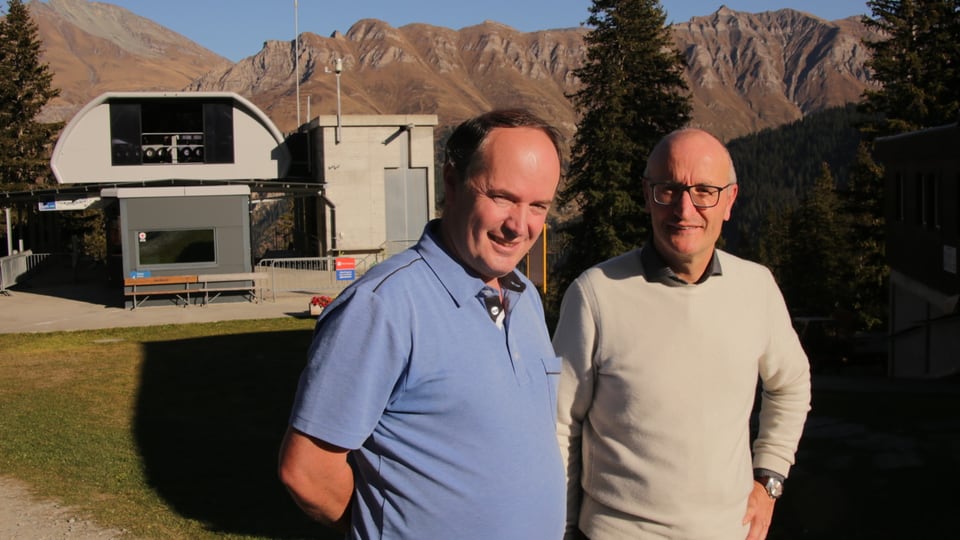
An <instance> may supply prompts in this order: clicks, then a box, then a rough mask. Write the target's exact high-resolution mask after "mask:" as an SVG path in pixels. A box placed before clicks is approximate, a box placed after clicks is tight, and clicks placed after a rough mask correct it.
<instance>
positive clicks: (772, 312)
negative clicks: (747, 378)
mask: <svg viewBox="0 0 960 540" xmlns="http://www.w3.org/2000/svg"><path fill="white" fill-rule="evenodd" d="M765 281H766V288H767V295H766V296H767V298H768V303H767V309H768V317H767V320H768V321H769V322H770V327H769V328H768V336H769V338H768V342H767V346H766V350H765V352H764V355H763V356H762V357H761V358H760V379H761V382H762V385H763V391H762V393H761V397H760V399H761V404H760V419H759V420H760V421H759V429H758V432H757V438H756V440H755V441H754V445H753V466H754V468H759V469H769V470H771V471H774V472H777V473H779V474H781V475H783V476H787V475H788V473H789V471H790V467H791V466H792V465H793V463H794V460H795V456H796V453H797V447H798V445H799V443H800V436H801V435H802V434H803V425H804V423H805V422H806V419H807V413H808V412H809V410H810V363H809V361H808V360H807V355H806V353H804V351H803V347H802V346H801V345H800V340H799V338H798V337H797V333H796V331H795V330H794V329H793V325H792V324H791V322H790V314H789V312H788V311H787V306H786V304H785V302H784V300H783V295H782V294H781V293H780V290H779V288H778V287H777V285H776V282H775V281H774V279H773V277H772V276H771V275H769V273H768V275H767V279H766V280H765Z"/></svg>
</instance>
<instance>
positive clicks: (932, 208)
mask: <svg viewBox="0 0 960 540" xmlns="http://www.w3.org/2000/svg"><path fill="white" fill-rule="evenodd" d="M938 187H939V186H938V185H937V175H936V174H935V173H927V175H926V176H924V177H923V187H922V189H921V212H922V219H921V222H922V225H924V226H925V227H926V228H928V229H936V228H940V212H939V210H940V209H939V204H940V200H939V199H940V197H939V193H938V192H939V191H940V190H939V189H938Z"/></svg>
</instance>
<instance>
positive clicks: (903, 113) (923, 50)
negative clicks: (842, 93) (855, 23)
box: [862, 0, 960, 135]
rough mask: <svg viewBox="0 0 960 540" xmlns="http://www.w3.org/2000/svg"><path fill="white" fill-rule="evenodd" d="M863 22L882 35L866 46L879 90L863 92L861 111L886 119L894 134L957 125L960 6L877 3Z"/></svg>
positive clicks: (883, 131) (898, 0)
mask: <svg viewBox="0 0 960 540" xmlns="http://www.w3.org/2000/svg"><path fill="white" fill-rule="evenodd" d="M867 6H869V7H870V9H871V10H872V12H873V17H864V19H863V22H864V24H865V25H867V26H868V27H870V28H873V29H874V30H877V31H879V32H880V33H881V35H883V36H884V37H883V38H880V39H878V40H876V41H865V42H864V43H865V45H866V46H867V47H868V48H869V49H870V50H871V52H872V58H871V60H870V61H869V62H868V63H867V66H868V67H869V68H870V69H872V70H873V77H874V79H876V80H877V81H878V82H879V83H880V84H881V87H880V88H879V89H877V90H867V91H866V92H864V101H863V103H862V105H863V108H864V109H865V110H866V111H867V112H880V113H883V114H885V115H886V120H885V122H883V123H882V124H880V125H876V126H873V132H874V133H876V134H879V135H890V134H896V133H902V132H905V131H913V130H916V129H920V128H924V127H931V126H938V125H943V124H947V123H950V122H956V121H957V118H958V113H960V1H958V0H930V1H917V0H874V1H870V2H867Z"/></svg>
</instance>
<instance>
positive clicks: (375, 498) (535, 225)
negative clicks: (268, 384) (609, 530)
mask: <svg viewBox="0 0 960 540" xmlns="http://www.w3.org/2000/svg"><path fill="white" fill-rule="evenodd" d="M559 155H560V150H559V136H558V135H557V132H556V131H555V130H554V129H553V128H552V127H550V126H549V125H547V124H546V123H545V122H543V121H542V120H541V119H539V118H537V117H536V116H534V115H532V114H530V113H528V112H526V111H520V110H504V111H494V112H490V113H487V114H484V115H481V116H478V117H476V118H473V119H471V120H468V121H466V122H464V123H463V124H461V125H460V126H459V127H458V128H457V129H456V130H455V131H454V133H453V134H452V135H451V137H450V140H449V142H448V143H447V149H446V161H445V163H444V166H443V180H444V187H445V190H446V194H445V201H444V212H443V217H442V218H441V219H439V220H434V221H432V222H430V223H428V224H427V226H426V228H425V229H424V233H423V236H422V237H421V238H420V241H419V242H418V243H417V245H416V246H414V247H413V248H411V249H408V250H407V251H405V252H403V253H400V254H398V255H394V256H393V257H391V258H389V259H387V260H386V261H384V262H383V263H380V264H378V265H377V266H375V267H373V268H372V269H371V270H370V271H369V272H367V273H366V274H365V275H364V276H363V278H361V279H360V280H358V281H357V283H355V284H354V285H353V286H351V287H350V288H348V289H347V290H346V291H344V292H343V294H341V295H340V296H339V297H338V298H337V299H336V301H335V302H334V303H333V304H331V305H330V306H329V307H327V308H326V309H325V310H324V312H323V315H322V316H321V317H320V319H319V320H318V322H317V327H316V333H315V336H314V340H313V343H312V345H311V347H310V351H309V363H308V365H307V367H306V369H305V370H304V372H303V374H302V376H301V379H300V386H299V388H298V390H297V395H296V399H295V402H294V407H293V413H292V414H291V418H290V427H289V429H288V430H287V434H286V436H285V437H284V442H283V447H282V449H281V452H280V477H281V479H282V481H283V482H284V484H285V485H286V486H287V488H288V490H289V491H290V493H291V495H292V496H293V498H294V500H295V501H296V502H297V504H299V505H300V507H301V508H302V509H303V510H304V511H305V512H306V513H307V514H308V515H310V516H311V517H313V518H314V519H317V520H318V521H320V522H322V523H325V524H327V525H331V526H334V527H336V528H338V529H341V530H343V531H346V532H347V533H348V535H349V536H350V537H351V538H423V539H441V538H457V539H470V538H476V539H484V540H488V539H491V538H497V539H500V540H502V539H518V540H520V539H523V540H528V539H536V538H545V539H546V538H560V537H561V536H562V534H563V523H564V506H565V487H564V473H563V466H562V464H561V460H560V453H559V449H558V447H557V443H556V438H555V429H554V425H555V424H554V422H555V416H556V386H557V381H558V378H559V372H560V361H559V359H558V358H557V357H556V356H555V354H554V352H553V348H552V346H551V343H550V337H549V334H548V332H547V329H546V326H545V324H544V317H543V307H542V305H541V303H540V297H539V295H538V293H537V291H536V289H535V287H534V286H533V285H532V284H531V283H530V281H529V280H528V279H527V278H526V277H525V276H523V275H521V274H519V273H518V272H517V271H516V270H515V267H516V265H517V263H518V262H519V261H520V259H521V258H522V257H523V256H524V255H526V253H527V252H528V251H529V250H530V247H531V246H532V245H533V243H534V241H535V240H536V239H537V237H539V235H540V232H541V230H542V229H543V224H544V220H545V218H546V215H547V210H548V209H549V207H550V203H551V201H552V199H553V197H554V194H555V192H556V189H557V184H558V182H559V179H560V157H559Z"/></svg>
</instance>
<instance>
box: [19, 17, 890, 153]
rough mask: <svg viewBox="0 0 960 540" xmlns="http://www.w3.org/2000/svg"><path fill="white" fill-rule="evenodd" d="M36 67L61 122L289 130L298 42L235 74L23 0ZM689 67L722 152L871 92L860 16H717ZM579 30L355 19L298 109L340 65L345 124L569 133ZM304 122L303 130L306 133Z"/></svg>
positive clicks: (268, 51) (700, 117)
mask: <svg viewBox="0 0 960 540" xmlns="http://www.w3.org/2000/svg"><path fill="white" fill-rule="evenodd" d="M29 7H30V10H31V13H32V14H33V15H34V18H35V20H36V21H37V23H38V27H39V30H40V38H41V40H42V41H43V43H44V47H45V52H44V61H46V62H48V63H49V64H50V66H51V69H52V70H53V72H54V84H55V85H57V86H58V87H60V88H62V90H63V94H62V95H61V97H60V98H57V100H55V101H54V102H53V103H51V105H50V106H48V108H47V109H46V110H45V111H44V119H46V120H67V119H69V117H70V116H71V115H72V114H73V113H74V112H76V110H78V109H79V108H80V107H82V106H83V105H84V104H86V103H87V102H88V101H89V100H90V99H92V98H93V97H95V96H96V95H98V94H100V93H102V92H104V91H108V90H112V91H123V90H166V91H173V90H220V91H233V92H237V93H238V94H240V95H243V96H244V97H246V98H248V99H250V100H251V101H252V102H253V103H255V104H256V105H257V106H258V107H260V108H262V109H263V110H264V111H265V112H266V113H267V114H268V115H269V116H270V117H271V119H273V121H274V123H276V124H277V126H278V127H279V128H280V129H281V130H282V131H286V132H289V131H292V130H294V129H296V127H297V113H296V110H297V100H296V87H297V84H296V83H297V79H296V67H297V66H296V62H295V61H294V52H295V43H296V41H295V40H289V41H283V40H270V41H266V42H264V44H263V47H262V49H261V50H260V51H259V52H258V53H257V54H255V55H252V56H249V57H247V58H244V59H242V60H240V61H239V62H235V63H234V62H230V61H229V60H226V59H225V58H223V57H221V56H219V55H217V54H216V53H213V52H212V51H209V50H207V49H204V48H203V47H201V46H199V45H197V44H196V43H193V42H192V41H190V40H189V39H188V38H186V37H184V36H181V35H179V34H176V33H175V32H173V31H170V30H168V29H166V28H164V27H162V26H160V25H158V24H156V23H153V22H152V21H149V20H147V19H144V18H142V17H139V16H137V15H135V14H133V13H131V12H129V11H127V10H125V9H123V8H120V7H117V6H114V5H112V4H108V3H100V2H88V1H86V0H48V1H47V2H46V3H43V2H39V1H38V0H32V1H31V2H30V4H29ZM671 31H672V32H673V37H674V42H675V44H676V46H677V48H678V50H679V51H680V52H681V53H682V54H683V56H684V57H685V58H686V59H687V62H688V67H687V69H686V71H685V76H686V78H687V81H688V84H689V87H690V90H691V96H692V104H693V115H692V117H693V121H692V124H693V125H695V126H699V127H703V128H705V129H708V130H710V131H712V132H713V133H715V134H716V135H717V136H718V137H720V138H721V139H723V140H730V139H732V138H735V137H738V136H741V135H745V134H747V133H752V132H756V131H759V130H761V129H764V128H769V127H776V126H778V125H782V124H785V123H788V122H792V121H794V120H797V119H799V118H802V117H803V116H804V115H806V114H809V113H811V112H816V111H818V110H823V109H826V108H829V107H834V106H839V105H843V104H845V103H849V102H851V101H856V100H858V99H859V96H860V94H861V93H862V92H863V90H864V89H865V88H867V87H869V86H870V85H871V84H873V83H872V81H871V79H870V74H869V71H868V70H867V68H866V67H865V63H866V61H867V60H868V59H869V56H868V52H867V50H866V48H865V47H863V46H862V43H861V39H862V38H863V37H865V36H873V34H871V33H870V31H869V30H868V29H867V28H866V27H865V26H864V25H863V24H862V23H861V22H860V21H859V19H858V18H856V17H851V18H848V19H840V20H838V21H825V20H823V19H820V18H818V17H815V16H812V15H809V14H807V13H804V12H802V11H797V10H792V9H781V10H777V11H767V12H762V13H757V14H751V13H744V12H738V11H734V10H731V9H729V8H727V7H725V6H721V7H720V8H719V9H718V10H717V11H715V12H714V13H712V14H709V15H705V16H702V17H692V18H691V19H690V20H688V21H686V22H682V23H675V24H673V25H672V26H671ZM587 32H588V29H587V28H584V27H578V28H566V29H552V30H542V31H537V32H521V31H518V30H516V29H514V28H512V27H510V26H508V25H505V24H502V23H499V22H495V21H485V22H483V23H480V24H477V25H473V26H468V27H465V28H462V29H459V30H453V29H450V28H446V27H441V26H434V25H430V24H426V23H411V24H407V25H404V26H401V27H399V28H395V27H393V26H391V25H389V24H387V23H386V22H383V21H380V20H378V19H362V20H360V21H357V22H356V23H355V24H354V25H353V26H351V27H350V29H349V30H348V31H347V32H346V33H345V34H344V33H340V32H334V33H332V34H331V35H330V36H329V37H322V36H320V35H317V34H315V33H312V32H309V31H304V32H302V33H301V34H300V36H299V45H300V49H299V55H300V56H299V68H300V71H299V74H300V81H299V83H300V84H299V90H300V101H301V103H300V105H301V110H306V111H308V112H307V115H309V116H310V117H313V116H316V115H318V114H335V113H336V82H337V81H336V77H335V75H334V74H333V73H332V68H333V66H334V63H335V61H336V59H337V58H343V59H344V71H343V73H342V75H341V81H340V82H341V90H342V91H341V103H342V112H343V113H344V114H422V113H428V114H437V115H438V116H439V118H440V124H441V128H443V127H444V126H451V125H453V124H456V123H457V122H459V121H460V120H462V119H464V118H467V117H469V116H472V115H474V114H477V113H478V112H481V111H483V110H486V109H490V108H493V107H503V106H524V107H528V108H530V109H532V110H533V111H535V112H537V113H539V114H541V115H543V116H544V117H546V118H549V119H551V121H553V122H554V123H555V124H557V125H558V127H559V128H560V129H561V130H562V131H563V132H564V133H565V134H567V135H572V133H573V132H574V131H575V129H576V122H577V115H576V111H575V110H574V108H573V105H572V103H571V102H570V100H569V98H568V96H569V95H571V94H572V93H574V92H575V91H576V90H577V89H579V88H580V81H579V80H578V79H577V77H576V76H575V75H574V72H575V70H576V69H577V68H578V67H580V66H582V64H583V62H584V59H585V58H586V46H585V45H584V42H583V38H584V36H585V35H586V33H587ZM306 119H307V116H304V115H301V118H300V120H301V121H306Z"/></svg>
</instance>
